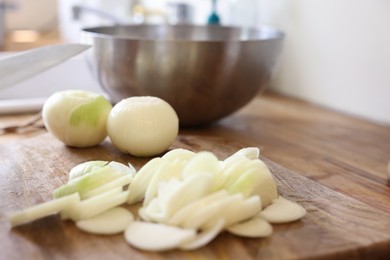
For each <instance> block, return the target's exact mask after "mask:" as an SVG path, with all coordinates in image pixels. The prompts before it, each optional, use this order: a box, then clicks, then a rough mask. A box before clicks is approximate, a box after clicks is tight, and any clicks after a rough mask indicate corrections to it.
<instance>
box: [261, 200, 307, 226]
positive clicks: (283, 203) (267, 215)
mask: <svg viewBox="0 0 390 260" xmlns="http://www.w3.org/2000/svg"><path fill="white" fill-rule="evenodd" d="M259 215H260V216H261V217H263V218H264V219H265V220H267V221H268V222H270V223H273V224H281V223H288V222H292V221H296V220H298V219H301V218H302V217H303V216H305V215H306V210H305V208H303V207H302V206H301V205H299V204H297V203H295V202H292V201H290V200H287V199H285V198H283V197H281V196H279V198H277V199H275V200H273V202H272V204H271V205H269V206H268V207H266V208H265V209H264V210H263V211H261V212H260V213H259Z"/></svg>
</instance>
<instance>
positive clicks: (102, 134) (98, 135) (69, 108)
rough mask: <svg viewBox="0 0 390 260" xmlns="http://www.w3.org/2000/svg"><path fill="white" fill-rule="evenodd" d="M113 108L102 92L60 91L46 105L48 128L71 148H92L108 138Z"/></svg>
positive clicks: (45, 120)
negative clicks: (108, 118)
mask: <svg viewBox="0 0 390 260" xmlns="http://www.w3.org/2000/svg"><path fill="white" fill-rule="evenodd" d="M111 109H112V105H111V104H110V102H109V101H108V100H107V99H106V98H104V97H103V96H102V95H100V94H97V93H93V92H89V91H83V90H66V91H59V92H56V93H54V94H53V95H52V96H50V97H49V98H48V99H47V100H46V102H45V104H44V105H43V108H42V118H43V122H44V124H45V127H46V129H47V130H48V131H49V132H50V133H51V134H52V135H54V136H55V137H56V138H57V139H59V140H60V141H62V142H63V143H64V144H66V145H68V146H71V147H78V148H84V147H91V146H95V145H98V144H99V143H101V142H102V141H103V140H104V139H105V138H106V137H107V130H106V122H107V117H108V115H109V113H110V111H111Z"/></svg>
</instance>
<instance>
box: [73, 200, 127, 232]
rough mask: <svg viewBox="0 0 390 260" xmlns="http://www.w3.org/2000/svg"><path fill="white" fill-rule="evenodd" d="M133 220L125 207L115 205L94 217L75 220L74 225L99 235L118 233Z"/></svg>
mask: <svg viewBox="0 0 390 260" xmlns="http://www.w3.org/2000/svg"><path fill="white" fill-rule="evenodd" d="M133 220H134V217H133V214H131V212H130V211H128V210H127V209H125V208H122V207H115V208H112V209H109V210H107V211H105V212H103V213H101V214H99V215H97V216H95V217H92V218H89V219H84V220H80V221H77V222H76V226H77V227H78V228H79V229H81V230H83V231H85V232H88V233H92V234H99V235H112V234H118V233H121V232H123V231H125V229H126V228H127V227H128V226H129V225H130V223H131V222H132V221H133Z"/></svg>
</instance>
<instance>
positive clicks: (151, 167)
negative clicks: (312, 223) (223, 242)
mask: <svg viewBox="0 0 390 260" xmlns="http://www.w3.org/2000/svg"><path fill="white" fill-rule="evenodd" d="M102 173H104V174H102ZM54 195H55V199H54V200H52V201H49V202H45V203H42V204H39V205H36V206H33V207H30V208H27V209H25V210H22V211H19V212H16V213H14V214H12V215H11V216H10V221H11V224H12V225H13V226H18V225H21V224H25V223H28V222H31V221H34V220H36V219H38V218H42V217H45V216H48V215H51V214H56V213H59V214H60V216H61V217H62V218H63V219H71V220H73V221H74V222H75V223H76V226H77V227H78V228H80V229H81V230H83V231H85V232H89V233H93V234H105V235H109V234H118V233H122V232H123V233H124V237H125V240H126V241H127V242H128V243H129V244H131V245H132V246H134V247H136V248H139V249H142V250H147V251H165V250H171V249H182V250H194V249H197V248H200V247H202V246H204V245H206V244H207V243H209V242H210V241H212V240H213V239H214V238H215V237H216V236H218V234H220V233H221V232H223V231H227V232H230V233H232V234H235V235H237V236H243V237H252V238H261V237H268V236H270V235H271V234H272V225H271V224H273V223H287V222H292V221H296V220H299V219H300V218H302V217H303V216H304V215H305V214H306V210H305V209H304V208H303V207H302V206H300V205H298V204H297V203H294V202H292V201H289V200H287V199H285V198H283V197H281V196H279V195H278V192H277V190H276V185H275V182H274V180H273V177H272V174H271V173H270V171H269V169H268V167H267V166H266V165H265V164H264V162H262V161H261V160H260V159H259V150H258V149H257V148H252V147H250V148H244V149H242V150H239V151H238V152H236V153H235V154H233V155H231V156H229V157H228V158H226V159H225V160H222V161H221V160H219V159H218V158H217V157H216V156H215V155H214V154H213V153H210V152H198V153H195V152H192V151H189V150H185V149H174V150H171V151H169V152H168V153H166V154H165V155H164V156H162V157H156V158H154V159H152V160H150V161H149V162H148V163H146V164H145V165H144V166H143V167H142V168H141V169H139V171H138V172H137V173H136V171H135V169H134V167H132V166H131V165H124V164H120V163H117V162H105V161H91V162H86V163H83V164H80V165H78V166H75V167H74V168H73V169H72V170H71V171H70V174H69V181H68V183H67V184H65V185H63V186H62V187H60V188H58V189H57V190H56V191H55V192H54ZM126 202H127V204H134V203H137V202H142V206H141V207H140V209H139V211H138V217H136V218H135V217H134V216H133V215H132V214H131V213H130V211H128V210H127V209H126V208H125V207H123V205H124V204H126ZM135 219H137V220H135ZM151 234H153V235H151Z"/></svg>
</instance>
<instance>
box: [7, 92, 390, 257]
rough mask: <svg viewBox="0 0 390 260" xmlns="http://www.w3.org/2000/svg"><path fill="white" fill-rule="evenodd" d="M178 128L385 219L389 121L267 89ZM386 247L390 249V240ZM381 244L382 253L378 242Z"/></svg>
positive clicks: (10, 139)
mask: <svg viewBox="0 0 390 260" xmlns="http://www.w3.org/2000/svg"><path fill="white" fill-rule="evenodd" d="M28 116H29V115H7V116H0V127H2V126H5V125H7V124H10V123H16V122H22V121H23V120H25V119H26V118H28ZM45 134H46V131H45V130H44V129H38V130H29V131H27V132H25V133H23V132H22V133H13V134H3V135H0V144H2V145H6V144H7V145H10V146H11V145H12V144H13V143H14V142H15V141H19V140H28V139H29V138H32V137H37V136H40V135H45ZM180 134H181V135H183V136H194V135H196V136H200V137H204V138H206V139H207V138H210V137H213V138H222V139H226V140H231V142H233V143H240V144H245V145H253V146H259V147H261V154H262V156H263V157H265V158H267V159H269V160H271V161H273V162H275V163H277V164H279V165H281V166H283V167H285V168H287V169H289V170H291V171H292V172H295V173H297V174H298V175H301V176H305V177H307V178H309V179H311V180H313V181H314V182H316V183H319V184H321V185H323V186H326V187H328V188H330V189H331V190H333V191H336V192H338V193H341V194H344V195H346V196H348V197H351V198H353V199H356V200H357V201H359V202H361V203H363V204H367V205H370V206H371V207H373V208H375V209H377V210H378V211H380V212H382V213H383V214H384V215H388V216H389V219H390V181H389V175H390V173H389V170H390V169H389V168H388V167H389V163H390V126H388V125H381V124H378V123H374V122H369V121H367V120H363V119H359V118H354V117H351V116H348V115H345V114H341V113H338V112H336V111H332V110H328V109H325V108H321V107H319V106H316V105H313V104H310V103H306V102H303V101H300V100H296V99H293V98H289V97H286V96H282V95H279V94H276V93H272V92H266V93H265V94H264V95H262V96H259V97H256V98H255V99H254V100H253V101H252V102H251V103H250V104H249V105H247V106H246V107H245V108H243V109H241V110H240V111H239V112H237V113H236V114H234V115H232V116H230V117H227V118H225V119H223V120H221V121H220V122H218V123H217V124H215V125H212V126H209V127H207V128H199V129H182V130H181V131H180ZM382 213H381V214H382ZM384 232H387V233H388V230H387V231H384ZM385 248H387V249H388V251H387V253H388V254H390V247H389V241H387V242H386V243H385ZM381 250H382V252H381V256H383V247H381ZM385 250H386V249H385ZM355 256H356V255H355Z"/></svg>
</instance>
